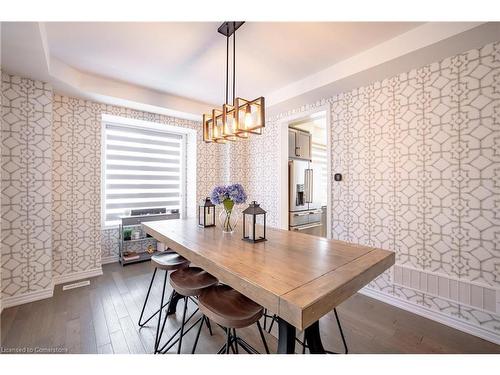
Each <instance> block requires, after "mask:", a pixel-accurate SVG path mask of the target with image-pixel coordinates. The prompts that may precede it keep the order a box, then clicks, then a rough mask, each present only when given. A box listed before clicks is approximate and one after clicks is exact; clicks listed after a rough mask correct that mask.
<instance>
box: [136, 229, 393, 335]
mask: <svg viewBox="0 0 500 375" xmlns="http://www.w3.org/2000/svg"><path fill="white" fill-rule="evenodd" d="M142 225H143V227H144V229H145V231H146V233H148V234H149V235H151V236H152V237H154V238H155V239H156V240H158V241H160V242H163V243H164V244H165V245H166V246H168V247H169V248H171V249H172V250H174V251H175V252H177V253H178V254H180V255H182V256H183V257H185V258H186V259H188V260H189V261H190V262H191V263H193V264H195V265H197V266H199V267H201V268H203V269H204V270H205V271H207V272H209V273H211V274H212V275H213V276H215V277H217V278H218V279H219V281H220V282H222V283H224V284H227V285H229V286H231V287H232V288H234V289H236V290H237V291H239V292H240V293H242V294H244V295H245V296H247V297H248V298H250V299H252V300H254V301H255V302H257V303H259V304H260V305H262V306H263V307H265V308H267V309H268V310H269V311H271V312H273V313H275V314H277V315H278V316H279V317H280V318H281V319H284V320H285V321H287V322H288V323H289V324H291V325H293V326H294V327H296V328H298V329H300V330H303V329H305V328H307V327H308V326H310V325H311V324H313V323H314V322H316V321H318V320H319V319H320V318H321V317H322V316H323V315H325V314H327V313H328V312H330V311H331V310H332V309H333V308H334V307H336V306H338V305H339V304H340V303H341V302H342V301H344V300H346V299H347V298H349V297H350V296H352V295H353V294H355V293H356V292H357V291H358V290H360V289H361V288H362V287H364V286H365V285H367V284H368V283H370V282H371V281H372V280H373V279H375V278H376V277H377V276H378V275H380V274H381V273H383V272H384V271H385V270H387V269H388V268H389V267H391V266H392V265H393V264H394V262H395V255H394V252H392V251H387V250H382V249H377V248H373V247H368V246H362V245H356V244H352V243H347V242H343V241H338V240H329V239H326V238H321V237H316V236H312V235H308V234H303V233H298V232H295V231H287V230H283V229H275V228H266V237H267V241H263V242H257V243H250V242H247V241H243V240H242V233H241V230H236V231H235V232H233V233H223V232H222V230H221V228H220V227H218V226H215V227H208V228H202V227H199V226H198V225H197V221H196V220H195V219H174V220H163V221H152V222H145V223H143V224H142Z"/></svg>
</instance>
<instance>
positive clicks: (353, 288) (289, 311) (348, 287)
mask: <svg viewBox="0 0 500 375" xmlns="http://www.w3.org/2000/svg"><path fill="white" fill-rule="evenodd" d="M374 254H376V255H379V256H380V258H379V259H378V260H377V261H376V262H375V263H374V264H373V265H372V266H371V267H370V268H369V269H368V270H366V271H364V272H361V273H356V274H355V275H353V277H352V278H350V279H348V280H346V281H345V282H343V283H340V284H339V286H338V287H337V288H335V289H334V290H331V291H329V292H326V293H324V294H322V295H321V296H318V297H317V298H314V299H313V300H311V301H310V302H308V303H307V304H305V305H303V306H298V305H297V304H296V303H294V299H295V298H294V297H295V296H297V295H298V294H302V293H308V289H309V290H311V288H315V287H317V286H319V285H320V284H322V283H325V282H328V281H332V282H333V280H334V279H335V278H337V277H339V273H341V272H343V271H345V270H348V269H349V267H353V266H356V264H357V263H358V264H359V263H360V262H363V261H364V260H365V259H366V258H367V257H369V256H373V255H374ZM394 263H395V253H394V252H392V251H388V250H382V249H373V250H372V251H370V252H369V253H367V254H364V255H362V256H360V257H358V258H356V259H355V260H353V261H352V262H350V263H347V264H345V265H343V266H342V267H339V268H337V269H335V270H332V271H330V272H327V273H325V274H324V275H321V276H319V277H318V278H316V279H314V280H312V281H310V282H309V283H307V284H305V285H302V286H300V287H299V288H296V289H294V290H292V291H290V292H287V293H285V294H283V295H281V297H280V301H279V312H278V315H279V316H280V317H281V318H283V319H284V320H286V321H287V322H289V323H290V324H292V325H294V326H295V327H296V328H298V329H300V330H304V329H305V328H307V327H308V326H310V325H311V324H313V323H314V322H316V321H317V320H319V319H320V318H321V317H322V316H323V315H325V314H327V313H328V312H330V311H332V310H333V308H334V307H336V306H338V305H339V304H340V303H342V302H343V301H345V300H346V299H347V298H349V297H351V296H352V295H354V294H355V293H357V292H358V291H359V290H360V289H361V288H362V287H364V286H365V285H367V284H369V283H370V282H371V281H372V280H373V279H375V278H376V277H377V276H379V275H380V274H382V273H383V272H384V271H386V270H387V269H389V268H390V267H391V266H393V265H394Z"/></svg>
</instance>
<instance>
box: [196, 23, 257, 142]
mask: <svg viewBox="0 0 500 375" xmlns="http://www.w3.org/2000/svg"><path fill="white" fill-rule="evenodd" d="M243 24H244V22H224V23H223V24H222V25H221V26H220V27H219V29H218V32H219V33H221V34H222V35H224V36H225V37H226V101H225V103H224V104H223V105H222V110H221V109H217V108H214V109H212V112H211V113H205V114H203V140H204V141H205V142H215V143H226V142H227V141H236V140H238V139H245V138H248V137H249V135H251V134H262V128H263V127H264V126H265V121H266V120H265V107H264V97H262V96H261V97H259V98H257V99H254V100H246V99H242V98H238V97H236V95H235V89H236V30H238V29H239V28H240V26H241V25H243ZM231 36H232V38H233V53H232V57H233V61H232V63H233V69H232V71H233V80H232V83H233V89H232V103H231V104H230V103H229V39H230V38H231Z"/></svg>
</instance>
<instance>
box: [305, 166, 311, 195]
mask: <svg viewBox="0 0 500 375" xmlns="http://www.w3.org/2000/svg"><path fill="white" fill-rule="evenodd" d="M305 185H306V186H305V188H306V191H305V193H306V203H312V202H313V170H312V169H310V168H308V169H306V170H305Z"/></svg>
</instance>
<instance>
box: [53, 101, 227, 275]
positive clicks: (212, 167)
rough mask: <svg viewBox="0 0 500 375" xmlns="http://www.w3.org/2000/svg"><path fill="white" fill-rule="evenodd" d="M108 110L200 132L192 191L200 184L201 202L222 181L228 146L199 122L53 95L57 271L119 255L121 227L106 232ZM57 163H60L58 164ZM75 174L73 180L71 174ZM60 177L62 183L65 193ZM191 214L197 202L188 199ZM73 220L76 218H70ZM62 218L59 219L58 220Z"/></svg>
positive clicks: (74, 269)
mask: <svg viewBox="0 0 500 375" xmlns="http://www.w3.org/2000/svg"><path fill="white" fill-rule="evenodd" d="M103 114H110V115H114V116H121V117H126V118H131V119H137V120H143V121H151V122H156V123H161V124H168V125H174V126H179V127H184V128H188V129H193V130H196V132H197V133H196V141H195V142H193V141H188V143H187V147H188V150H187V152H188V153H189V152H192V151H194V150H192V148H194V147H195V148H196V155H197V156H196V164H197V172H196V181H195V180H194V177H193V176H192V175H188V176H187V183H188V184H190V185H189V186H188V190H189V189H191V186H192V185H191V184H193V182H195V183H196V197H197V200H199V199H201V197H204V196H206V195H207V194H208V193H209V192H210V189H211V188H212V187H213V186H214V185H215V184H217V183H219V182H220V181H221V179H222V178H223V177H222V171H221V169H220V168H219V165H220V159H221V151H222V148H221V147H223V146H220V145H208V144H205V143H204V142H203V140H202V134H201V126H200V123H199V122H197V121H190V120H184V119H179V118H174V117H170V116H165V115H160V114H154V113H149V112H143V111H138V110H133V109H130V108H124V107H116V106H112V105H106V104H101V103H96V102H91V101H87V100H83V99H75V98H68V97H64V96H59V95H56V96H55V98H54V184H55V186H54V189H55V193H54V194H55V199H54V202H55V203H56V207H57V208H58V212H57V213H55V214H54V242H55V244H54V253H55V254H57V258H54V264H55V266H56V267H55V270H56V272H57V273H58V274H60V273H71V272H78V271H83V270H88V269H92V268H95V267H100V264H101V257H103V258H105V261H107V260H110V259H114V257H116V256H117V255H118V240H117V239H118V229H106V230H102V231H101V220H100V215H101V211H100V195H101V184H100V178H101V177H100V176H101V169H100V168H101V162H100V160H101V155H100V154H101V117H102V115H103ZM56 161H57V162H56ZM70 176H71V178H69V177H70ZM56 181H58V183H60V184H61V186H60V192H61V193H58V186H57V183H56ZM189 203H190V204H189V209H190V210H191V215H194V214H195V211H194V209H195V207H196V206H195V205H194V204H192V202H189ZM70 217H71V218H73V219H74V220H69V219H70ZM56 220H57V223H56Z"/></svg>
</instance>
